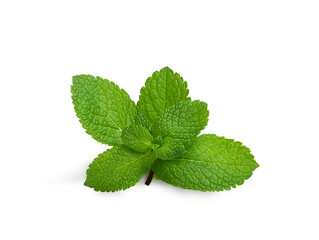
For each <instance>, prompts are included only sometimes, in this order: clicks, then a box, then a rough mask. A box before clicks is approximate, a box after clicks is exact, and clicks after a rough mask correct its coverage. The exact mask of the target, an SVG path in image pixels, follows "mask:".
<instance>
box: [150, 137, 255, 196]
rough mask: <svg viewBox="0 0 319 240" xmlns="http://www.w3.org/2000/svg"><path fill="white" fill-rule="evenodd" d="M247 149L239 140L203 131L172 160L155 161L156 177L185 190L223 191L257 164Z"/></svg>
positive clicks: (237, 181)
mask: <svg viewBox="0 0 319 240" xmlns="http://www.w3.org/2000/svg"><path fill="white" fill-rule="evenodd" d="M258 166H259V165H258V163H257V162H256V161H255V160H254V156H253V155H252V154H251V153H250V150H249V149H248V148H247V147H245V146H243V145H242V143H241V142H236V141H234V140H232V139H226V138H224V137H217V136H216V135H214V134H203V135H201V136H199V137H197V138H196V141H195V142H194V144H193V145H192V147H191V148H190V149H189V150H188V152H187V153H186V154H185V155H183V156H182V157H180V158H177V159H172V160H156V162H155V163H154V164H153V165H152V170H153V171H154V172H155V174H156V177H157V178H159V179H161V180H163V181H165V182H167V183H170V184H172V185H174V186H178V187H181V188H186V189H193V190H200V191H222V190H230V189H231V187H233V188H235V187H236V185H241V184H243V183H244V180H246V179H248V178H249V177H250V176H251V175H252V172H253V171H254V170H255V169H256V168H257V167H258Z"/></svg>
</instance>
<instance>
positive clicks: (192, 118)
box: [152, 100, 209, 159]
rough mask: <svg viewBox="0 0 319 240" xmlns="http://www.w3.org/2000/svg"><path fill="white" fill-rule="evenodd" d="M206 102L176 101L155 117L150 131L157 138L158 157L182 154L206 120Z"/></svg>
mask: <svg viewBox="0 0 319 240" xmlns="http://www.w3.org/2000/svg"><path fill="white" fill-rule="evenodd" d="M208 115H209V111H208V110H207V104H206V103H204V102H201V101H192V102H191V101H190V100H186V101H183V102H181V103H178V104H176V105H174V106H172V107H170V108H167V109H166V111H165V112H164V113H163V114H162V115H161V116H160V117H159V118H158V119H157V121H156V122H155V123H154V125H153V128H152V133H153V135H154V137H155V138H156V139H160V140H159V144H160V145H161V147H159V148H158V149H157V150H156V154H157V157H158V158H161V159H173V158H176V157H179V156H181V155H183V154H184V153H185V152H186V150H187V149H188V148H189V147H190V146H191V145H192V142H193V141H194V139H195V138H196V136H197V135H198V134H199V133H200V131H201V130H203V129H204V128H205V126H206V125H207V122H208Z"/></svg>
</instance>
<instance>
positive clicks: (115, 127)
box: [71, 75, 136, 145]
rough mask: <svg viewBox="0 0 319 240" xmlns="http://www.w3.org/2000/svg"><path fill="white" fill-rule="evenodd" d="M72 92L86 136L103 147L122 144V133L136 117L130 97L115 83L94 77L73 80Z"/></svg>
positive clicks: (74, 78) (78, 77)
mask: <svg viewBox="0 0 319 240" xmlns="http://www.w3.org/2000/svg"><path fill="white" fill-rule="evenodd" d="M71 91H72V99H73V104H74V108H75V112H76V114H77V116H78V117H79V119H80V122H81V123H82V126H83V128H84V129H86V132H87V133H88V134H90V135H91V136H92V137H93V138H94V139H95V140H97V141H99V142H101V143H104V144H108V145H120V144H122V140H121V132H122V130H123V129H124V127H126V126H128V125H129V124H130V123H132V122H133V120H134V117H135V115H136V106H135V103H134V102H133V101H132V100H131V99H130V96H129V95H128V94H127V93H126V92H125V91H124V90H123V89H120V88H119V87H118V86H117V85H116V84H115V83H113V82H111V81H109V80H107V79H103V78H100V77H96V78H95V77H93V76H91V75H78V76H74V77H73V85H72V88H71Z"/></svg>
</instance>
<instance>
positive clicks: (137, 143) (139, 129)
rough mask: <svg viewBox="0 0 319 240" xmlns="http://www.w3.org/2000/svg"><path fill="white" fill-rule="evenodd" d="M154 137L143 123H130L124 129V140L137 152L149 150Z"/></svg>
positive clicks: (125, 143)
mask: <svg viewBox="0 0 319 240" xmlns="http://www.w3.org/2000/svg"><path fill="white" fill-rule="evenodd" d="M152 141H153V137H152V135H151V134H150V132H149V131H148V130H147V129H146V128H145V127H143V126H142V125H135V124H134V125H130V126H128V127H126V128H124V129H123V132H122V142H123V143H124V145H126V146H127V147H129V148H131V149H133V150H135V151H137V152H141V153H144V152H147V151H148V150H150V149H151V148H152V147H153V146H152Z"/></svg>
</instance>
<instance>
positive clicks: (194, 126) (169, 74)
mask: <svg viewBox="0 0 319 240" xmlns="http://www.w3.org/2000/svg"><path fill="white" fill-rule="evenodd" d="M71 91H72V99H73V103H74V108H75V112H76V114H77V116H78V117H79V119H80V122H81V123H82V126H83V128H84V129H85V130H86V132H87V133H88V134H90V135H91V136H92V137H93V138H94V139H95V140H97V141H99V142H101V143H103V144H107V145H110V146H113V148H111V149H108V150H106V151H105V152H103V153H101V154H100V155H99V156H98V157H97V158H96V159H95V160H94V161H93V162H92V163H91V164H90V166H89V168H88V170H87V178H86V181H85V183H84V184H85V185H86V186H88V187H91V188H94V190H96V191H103V192H104V191H108V192H110V191H112V192H114V191H118V190H122V189H123V190H124V189H127V188H129V187H131V186H133V185H135V184H136V183H137V182H138V181H139V180H140V178H141V177H142V175H143V174H144V173H145V172H150V175H152V174H155V177H156V178H158V179H160V180H162V181H165V182H167V183H170V184H172V185H174V186H179V187H182V188H185V189H194V190H201V191H222V190H229V189H231V187H236V185H241V184H243V182H244V180H246V179H248V178H249V177H250V176H251V175H252V172H253V171H254V170H255V169H256V168H257V167H258V166H259V165H258V164H257V163H256V161H255V160H254V156H253V155H252V154H251V153H250V150H249V149H248V148H247V147H245V146H243V145H242V143H240V142H236V141H234V140H232V139H226V138H224V137H218V136H216V135H214V134H203V135H200V136H198V135H199V133H200V131H201V130H203V129H204V128H205V126H206V125H207V122H208V115H209V112H208V110H207V104H206V103H204V102H201V101H198V100H195V101H192V100H191V99H190V98H189V97H188V94H189V90H188V89H187V83H186V82H185V81H184V80H183V78H182V77H181V76H180V75H179V74H178V73H174V72H173V71H172V70H171V69H169V68H168V67H165V68H163V69H161V70H160V71H156V72H154V73H153V75H152V76H151V77H149V78H148V79H147V80H146V83H145V86H144V87H142V89H141V94H140V97H139V101H138V103H137V104H135V103H134V102H133V101H132V100H131V99H130V96H129V95H128V94H127V93H126V92H125V91H124V90H123V89H121V88H119V87H118V86H117V85H116V84H115V83H113V82H111V81H109V80H107V79H103V78H100V77H94V76H91V75H77V76H74V77H73V85H72V87H71Z"/></svg>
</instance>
